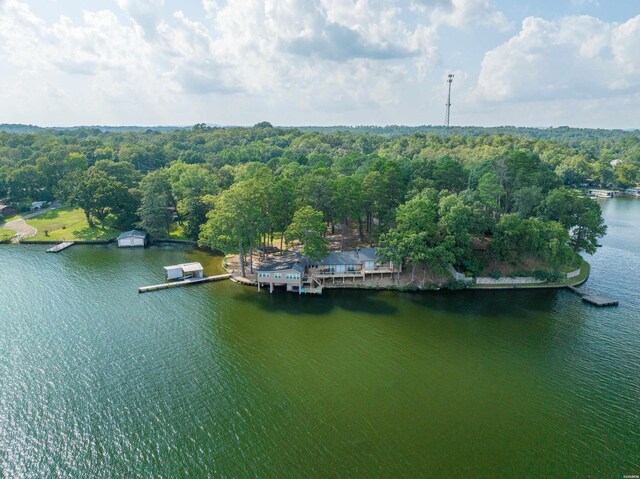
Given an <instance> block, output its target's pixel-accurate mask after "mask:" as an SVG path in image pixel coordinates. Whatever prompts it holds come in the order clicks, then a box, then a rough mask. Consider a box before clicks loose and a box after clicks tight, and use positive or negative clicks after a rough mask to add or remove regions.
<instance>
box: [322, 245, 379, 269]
mask: <svg viewBox="0 0 640 479" xmlns="http://www.w3.org/2000/svg"><path fill="white" fill-rule="evenodd" d="M375 260H376V249H375V248H360V249H357V250H355V251H332V252H330V253H329V254H328V255H327V257H326V258H324V259H323V260H322V261H320V262H319V263H320V264H322V265H328V264H359V263H364V262H365V261H375Z"/></svg>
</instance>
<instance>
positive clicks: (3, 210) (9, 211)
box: [0, 205, 17, 218]
mask: <svg viewBox="0 0 640 479" xmlns="http://www.w3.org/2000/svg"><path fill="white" fill-rule="evenodd" d="M16 213H17V211H16V210H15V209H13V208H12V207H11V206H7V205H0V215H2V216H4V217H5V218H8V217H9V216H13V215H15V214H16Z"/></svg>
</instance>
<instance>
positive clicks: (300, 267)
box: [258, 257, 307, 273]
mask: <svg viewBox="0 0 640 479" xmlns="http://www.w3.org/2000/svg"><path fill="white" fill-rule="evenodd" d="M306 267H307V259H306V258H302V257H301V258H296V259H292V260H289V261H273V262H271V263H266V264H263V265H260V267H259V268H258V271H287V270H293V271H297V272H298V273H304V270H305V268H306Z"/></svg>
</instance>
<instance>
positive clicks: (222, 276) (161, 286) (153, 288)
mask: <svg viewBox="0 0 640 479" xmlns="http://www.w3.org/2000/svg"><path fill="white" fill-rule="evenodd" d="M229 278H231V275H230V274H219V275H217V276H205V277H204V278H189V279H184V280H182V281H172V282H170V283H162V284H155V285H153V286H143V287H141V288H138V293H148V292H150V291H159V290H161V289H168V288H178V287H180V286H189V285H191V284H198V283H210V282H212V281H223V280H225V279H229Z"/></svg>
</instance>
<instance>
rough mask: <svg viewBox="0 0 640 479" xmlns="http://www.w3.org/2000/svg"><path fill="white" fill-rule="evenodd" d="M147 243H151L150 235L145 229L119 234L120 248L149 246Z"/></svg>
mask: <svg viewBox="0 0 640 479" xmlns="http://www.w3.org/2000/svg"><path fill="white" fill-rule="evenodd" d="M147 244H149V235H148V234H147V233H145V232H144V231H139V230H131V231H125V232H124V233H122V234H121V235H120V236H118V248H132V247H135V246H142V247H144V246H147Z"/></svg>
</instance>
